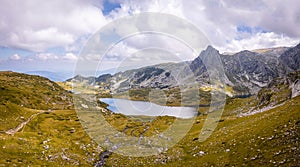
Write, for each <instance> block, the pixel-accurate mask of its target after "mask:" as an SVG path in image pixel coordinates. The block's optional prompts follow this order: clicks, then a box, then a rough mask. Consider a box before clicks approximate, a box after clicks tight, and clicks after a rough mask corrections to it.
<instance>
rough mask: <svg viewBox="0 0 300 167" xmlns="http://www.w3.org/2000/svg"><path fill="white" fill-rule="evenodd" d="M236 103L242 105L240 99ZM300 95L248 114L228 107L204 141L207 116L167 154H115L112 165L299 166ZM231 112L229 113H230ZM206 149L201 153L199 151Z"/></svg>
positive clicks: (109, 162)
mask: <svg viewBox="0 0 300 167" xmlns="http://www.w3.org/2000/svg"><path fill="white" fill-rule="evenodd" d="M236 104H238V105H239V103H238V102H236ZM299 108H300V97H297V98H294V99H291V100H289V101H287V102H286V103H285V104H284V105H282V106H280V107H278V108H275V109H272V110H269V111H266V112H263V113H259V114H255V115H252V116H247V117H242V118H239V117H235V116H232V114H231V112H232V108H227V109H225V111H224V114H225V116H224V117H223V118H222V119H223V120H224V121H223V122H220V123H219V125H218V127H217V129H216V130H215V131H214V133H213V134H212V136H211V137H210V138H209V139H207V140H206V141H205V142H203V143H201V142H199V141H197V140H195V141H194V139H195V138H197V137H198V135H199V133H200V129H201V126H202V123H203V120H204V119H205V117H203V116H200V117H199V118H198V120H200V122H201V123H200V124H195V125H194V126H193V128H192V129H191V130H190V132H189V133H188V135H187V136H186V137H185V138H184V139H183V140H182V141H181V142H180V143H178V144H177V145H176V146H175V147H174V148H172V149H170V150H169V151H167V152H166V153H164V154H161V155H157V156H152V157H146V158H132V157H131V158H129V157H122V156H119V155H117V154H113V155H112V156H111V157H110V158H109V159H108V162H107V164H108V166H113V165H123V166H134V165H147V166H161V165H164V166H211V165H214V166H226V165H229V166H231V165H236V166H243V165H244V166H257V165H259V166H274V165H284V166H296V165H297V164H299V163H300V143H299V140H300V113H299ZM226 115H227V116H226ZM200 151H203V152H205V154H204V155H200V154H199V152H200Z"/></svg>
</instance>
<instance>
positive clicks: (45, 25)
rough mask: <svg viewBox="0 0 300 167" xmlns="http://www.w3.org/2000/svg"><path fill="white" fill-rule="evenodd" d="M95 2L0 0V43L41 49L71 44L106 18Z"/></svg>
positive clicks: (94, 29)
mask: <svg viewBox="0 0 300 167" xmlns="http://www.w3.org/2000/svg"><path fill="white" fill-rule="evenodd" d="M94 2H96V1H92V0H89V1H80V0H74V1H72V2H68V1H60V0H53V1H47V2H41V1H38V0H27V1H17V0H6V1H1V6H0V20H1V21H0V36H1V37H0V45H1V46H6V47H14V48H22V49H28V50H32V51H44V50H46V49H48V48H51V47H66V46H68V45H70V44H73V43H74V42H75V41H76V40H77V39H78V38H79V37H80V36H82V35H86V34H90V33H94V32H95V31H96V30H98V29H99V28H100V27H101V26H102V25H104V24H105V23H106V22H107V21H106V18H105V17H104V16H103V15H102V12H101V10H100V9H99V8H98V7H96V6H97V5H95V3H94Z"/></svg>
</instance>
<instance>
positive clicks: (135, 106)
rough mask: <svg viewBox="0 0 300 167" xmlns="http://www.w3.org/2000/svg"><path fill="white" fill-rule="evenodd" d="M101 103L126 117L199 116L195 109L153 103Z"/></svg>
mask: <svg viewBox="0 0 300 167" xmlns="http://www.w3.org/2000/svg"><path fill="white" fill-rule="evenodd" d="M100 101H102V102H104V103H106V104H108V105H109V106H108V107H107V108H108V109H109V110H111V111H112V112H115V113H121V114H124V115H132V116H134V115H144V116H166V115H167V116H174V117H177V118H192V117H194V116H196V115H197V113H198V112H197V109H196V108H194V107H170V106H161V105H157V104H154V103H151V102H145V101H133V100H126V99H116V98H101V99H100Z"/></svg>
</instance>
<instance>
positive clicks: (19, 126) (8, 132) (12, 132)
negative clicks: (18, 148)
mask: <svg viewBox="0 0 300 167" xmlns="http://www.w3.org/2000/svg"><path fill="white" fill-rule="evenodd" d="M45 112H47V111H41V112H39V113H35V114H33V115H31V116H30V117H29V118H28V119H27V120H26V121H25V122H22V123H20V124H19V125H18V126H17V127H15V128H13V129H9V130H8V131H6V132H5V133H6V134H9V135H14V134H15V133H16V132H18V131H19V130H20V129H22V128H23V127H24V126H25V125H26V124H28V123H29V122H30V121H31V120H32V119H33V118H35V117H36V116H38V115H40V114H43V113H45ZM48 112H49V111H48Z"/></svg>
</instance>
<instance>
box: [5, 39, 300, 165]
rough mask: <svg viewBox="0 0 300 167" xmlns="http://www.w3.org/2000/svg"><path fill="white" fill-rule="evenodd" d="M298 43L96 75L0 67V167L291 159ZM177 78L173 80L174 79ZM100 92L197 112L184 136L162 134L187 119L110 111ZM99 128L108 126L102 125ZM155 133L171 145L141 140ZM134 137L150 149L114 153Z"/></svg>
mask: <svg viewBox="0 0 300 167" xmlns="http://www.w3.org/2000/svg"><path fill="white" fill-rule="evenodd" d="M299 48H300V45H297V46H295V47H291V48H280V49H265V50H264V49H262V50H257V51H256V52H254V51H253V52H252V51H251V52H250V51H242V52H239V53H235V54H231V55H225V54H224V55H223V54H220V53H219V52H218V51H217V50H215V49H214V48H212V47H208V48H207V49H206V50H205V51H203V52H202V53H201V54H200V55H199V57H198V58H195V60H193V61H191V62H181V63H179V64H176V63H166V64H158V65H154V66H150V67H143V68H140V69H132V70H127V71H123V72H119V73H116V74H114V75H110V74H106V75H101V76H98V77H83V76H80V75H77V76H75V77H73V78H71V79H68V80H66V81H64V82H57V83H55V82H53V81H51V80H49V79H47V78H44V77H40V76H35V75H27V74H21V73H16V72H11V71H5V72H0V83H1V85H0V94H1V96H0V120H1V126H0V166H30V165H32V164H34V165H41V166H297V165H298V164H300V112H299V111H300V110H299V109H300V96H299V95H300V82H299V81H300V74H299V71H298V70H299V67H300V64H299V61H298V60H299V56H300V54H299V53H300V52H299V50H300V49H299ZM210 54H219V55H220V57H221V61H222V63H224V75H222V76H221V81H224V82H216V81H214V80H211V79H208V78H207V75H208V74H211V73H209V71H208V69H206V68H205V66H204V64H203V62H202V60H203V59H206V61H207V62H209V61H214V60H210V59H209V55H210ZM275 57H276V58H277V59H275ZM278 58H279V59H278ZM180 64H184V65H180ZM296 64H297V65H296ZM177 67H181V68H177ZM186 67H189V68H191V70H192V72H193V73H192V74H191V73H189V71H188V70H186V69H185V68H186ZM178 71H181V72H180V73H178ZM175 74H178V75H175ZM192 75H194V76H192ZM182 76H184V77H183V78H182V80H180V82H178V80H177V79H176V78H181V77H182ZM191 78H192V79H191ZM189 81H196V82H189ZM194 93H197V96H193V95H194ZM216 95H218V96H216ZM215 97H220V99H215V103H213V104H212V103H211V100H212V98H215ZM223 97H225V99H224V103H225V106H224V110H223V111H222V116H221V118H220V119H219V120H218V121H217V123H218V124H217V127H216V129H215V130H214V131H213V133H212V135H211V136H210V137H209V138H207V140H205V141H201V139H200V137H201V135H203V134H204V133H205V132H206V131H205V129H203V127H204V125H205V121H206V119H207V118H208V117H210V115H211V114H213V113H214V111H211V110H210V107H211V106H214V105H217V104H219V103H221V102H222V98H223ZM101 98H117V99H123V100H124V99H128V100H134V101H143V102H145V101H146V102H151V103H153V104H156V105H160V106H162V107H166V106H173V107H178V106H181V107H195V108H196V109H197V110H196V112H197V114H195V116H194V117H193V119H192V120H190V121H191V125H190V127H189V128H188V131H187V133H186V134H183V135H182V136H180V133H178V135H177V136H176V137H178V138H176V137H174V138H171V137H169V138H168V136H167V135H165V133H164V132H166V131H168V130H169V129H170V128H171V127H172V125H173V124H174V123H178V125H179V126H178V127H179V129H177V130H178V132H184V130H185V129H184V128H186V127H188V126H186V125H187V123H189V122H187V121H189V119H185V118H175V117H173V116H157V117H153V116H149V115H130V114H129V115H124V114H121V113H117V112H113V111H111V110H109V107H110V106H109V104H107V103H105V102H103V101H100V99H101ZM218 100H219V101H218ZM101 121H102V122H101ZM104 122H105V123H104ZM108 125H109V126H110V127H113V128H114V131H109V130H107V129H106V128H107V126H108ZM181 125H182V126H181ZM181 128H182V129H181ZM99 132H101V133H99ZM117 134H118V135H119V134H122V135H123V136H125V137H129V138H134V139H135V138H136V139H137V140H133V143H130V142H128V143H120V145H121V146H116V145H114V143H113V141H108V140H107V139H105V138H104V137H103V136H105V135H107V136H110V135H113V136H116V137H115V138H116V140H117V139H118V138H117V137H118V136H117ZM122 135H120V136H121V137H122ZM160 135H161V136H162V137H161V138H162V139H161V141H164V140H166V141H173V140H174V141H176V140H177V139H178V142H174V145H173V146H172V147H162V146H161V145H159V144H157V143H155V140H153V141H152V143H150V144H149V143H143V142H144V140H145V141H146V140H147V139H148V138H151V137H153V136H160ZM164 135H165V136H164ZM180 137H182V138H180ZM99 141H104V142H103V143H101V142H99ZM105 142H106V144H107V147H106V146H105ZM134 142H136V143H137V142H138V143H139V144H140V143H142V144H143V145H142V146H145V147H149V150H151V151H153V150H155V151H157V150H159V154H155V155H149V156H145V157H142V156H123V155H122V154H118V153H116V152H115V151H118V149H121V147H122V145H126V144H127V145H129V146H131V147H132V148H134V149H133V151H135V152H132V154H134V155H135V154H137V153H138V149H137V150H135V148H136V143H134ZM114 146H115V147H114ZM129 151H130V150H127V152H126V153H128V152H129ZM131 151H132V150H131Z"/></svg>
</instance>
